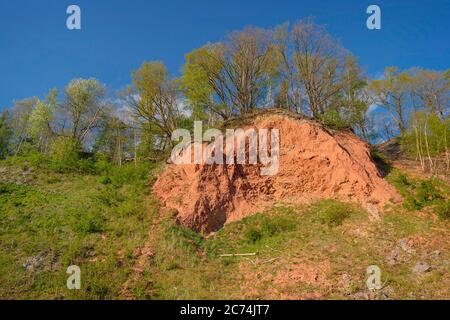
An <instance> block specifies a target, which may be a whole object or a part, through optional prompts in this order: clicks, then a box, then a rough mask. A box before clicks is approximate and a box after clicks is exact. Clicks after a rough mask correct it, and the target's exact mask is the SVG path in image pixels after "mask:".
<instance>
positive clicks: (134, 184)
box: [0, 158, 152, 299]
mask: <svg viewBox="0 0 450 320" xmlns="http://www.w3.org/2000/svg"><path fill="white" fill-rule="evenodd" d="M14 161H15V163H16V164H14V165H12V164H11V167H10V170H8V171H7V172H13V171H14V172H15V169H14V170H13V168H16V166H18V165H20V166H24V165H25V163H28V165H30V161H29V159H27V160H23V158H16V159H15V160H14ZM2 165H8V166H9V165H10V164H6V163H5V162H2ZM8 169H9V168H8ZM127 170H128V171H127V172H128V173H130V172H131V170H132V169H127ZM33 171H34V174H35V175H36V178H35V179H34V180H33V185H18V184H16V183H0V229H1V232H0V243H1V244H2V245H1V246H0V283H1V286H0V297H2V298H10V299H11V298H27V299H37V298H39V299H113V298H117V297H119V296H120V290H121V287H122V284H123V283H124V282H125V281H126V280H127V277H128V275H129V271H130V270H131V268H132V266H133V265H134V263H135V256H134V255H133V252H134V250H135V249H136V248H137V247H139V246H141V244H142V243H144V242H145V241H146V239H147V237H148V230H149V224H150V222H151V219H149V217H148V215H149V214H150V213H151V212H152V211H151V210H148V209H146V208H144V206H143V203H144V197H147V195H146V194H145V189H144V188H142V185H141V181H135V180H133V179H128V180H126V181H125V180H123V179H122V182H123V184H122V185H121V186H120V187H113V186H111V185H109V186H108V185H106V186H105V185H102V184H100V183H99V178H100V177H99V176H97V175H89V174H83V175H77V174H75V173H70V174H67V173H59V172H57V171H54V170H50V169H46V168H44V167H40V168H35V169H34V170H33ZM134 176H139V177H140V176H142V174H141V173H139V174H137V175H134ZM34 184H36V185H34ZM108 187H111V188H113V189H114V192H110V191H107V190H108V189H109V188H108ZM100 196H103V197H104V198H105V201H99V197H100ZM106 198H107V199H106ZM107 203H110V204H111V205H109V204H107ZM119 252H123V256H120V255H119V254H118V253H119ZM30 259H31V261H33V263H34V264H35V265H34V266H33V269H32V270H26V269H25V268H24V267H23V265H24V262H25V261H28V260H30ZM72 264H76V265H79V266H80V267H81V268H82V270H83V271H82V272H83V275H82V289H81V290H74V291H71V290H67V289H66V287H65V282H66V279H67V274H66V268H67V267H68V266H69V265H72Z"/></svg>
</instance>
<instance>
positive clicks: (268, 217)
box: [0, 162, 450, 299]
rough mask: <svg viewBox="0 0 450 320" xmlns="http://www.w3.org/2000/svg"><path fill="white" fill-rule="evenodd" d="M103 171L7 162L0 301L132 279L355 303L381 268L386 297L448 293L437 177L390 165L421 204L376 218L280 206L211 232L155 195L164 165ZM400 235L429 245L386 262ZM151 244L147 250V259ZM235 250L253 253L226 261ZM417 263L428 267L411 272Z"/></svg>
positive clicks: (350, 210) (92, 293) (319, 206)
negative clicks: (73, 279) (374, 269)
mask: <svg viewBox="0 0 450 320" xmlns="http://www.w3.org/2000/svg"><path fill="white" fill-rule="evenodd" d="M96 165H97V167H100V168H98V169H97V170H98V171H97V172H96V173H95V174H90V173H84V174H80V173H77V172H65V173H59V172H56V171H54V170H51V169H46V168H34V167H33V170H32V172H31V173H30V174H29V175H30V177H29V179H30V182H29V183H27V184H18V183H16V182H13V180H14V179H13V178H14V175H16V174H17V170H19V171H20V170H28V169H29V168H28V167H29V166H31V167H32V165H31V164H26V163H23V162H22V163H17V162H14V163H11V162H9V163H5V162H2V163H0V167H6V168H8V170H7V173H6V174H5V175H6V180H10V182H5V180H0V181H3V182H2V183H0V298H8V299H18V298H23V299H38V298H39V299H120V298H123V295H122V291H121V290H122V288H123V286H124V284H125V283H127V282H129V284H130V286H129V290H130V291H129V293H130V295H131V297H133V298H135V299H230V298H232V299H242V298H252V299H270V298H283V297H289V298H294V299H296V298H308V297H311V296H312V297H318V298H328V299H348V298H351V295H352V294H354V293H355V292H358V291H360V290H365V289H366V286H365V281H366V279H367V275H366V268H367V267H368V266H370V265H374V264H375V265H378V266H379V267H380V268H381V270H382V281H383V283H385V285H388V286H390V287H392V288H393V289H394V293H393V295H392V296H391V298H400V299H406V298H414V297H417V298H421V297H425V298H441V299H442V298H444V299H448V298H449V295H448V285H449V282H448V281H449V280H448V277H447V275H448V271H450V270H449V269H448V265H445V261H449V260H448V259H450V253H449V251H448V240H447V239H448V238H449V234H448V232H449V231H448V230H450V229H449V228H448V227H449V226H448V223H449V221H448V220H446V219H437V218H436V214H437V215H440V216H441V215H443V216H445V215H446V214H448V210H447V209H448V201H445V200H446V199H448V196H447V194H446V193H445V192H447V191H445V190H447V189H445V188H446V187H445V185H443V184H442V183H441V182H440V181H438V180H434V179H433V180H426V181H425V182H423V181H422V180H418V179H412V178H410V177H409V176H407V175H405V174H402V173H401V172H399V171H396V170H393V171H392V172H391V173H390V175H389V176H388V179H389V180H390V181H391V182H392V183H393V184H394V185H396V187H397V188H398V189H399V190H400V192H401V193H402V194H403V195H411V197H413V199H414V201H416V202H417V203H418V204H419V205H420V208H421V209H417V208H414V209H413V210H411V209H410V208H409V207H408V206H406V208H404V207H403V206H401V205H399V206H392V207H391V208H388V209H387V210H386V213H385V214H383V216H382V219H381V221H380V222H371V221H370V220H369V219H368V213H367V212H365V211H364V210H362V209H361V208H359V207H358V206H356V205H353V204H348V203H343V202H340V201H337V200H322V201H318V202H316V203H313V204H310V205H304V206H293V205H285V204H276V205H274V206H273V207H272V208H271V209H268V210H266V211H264V212H260V213H257V214H255V215H252V216H249V217H246V218H244V219H242V220H240V221H236V222H231V223H228V224H226V225H225V226H224V228H222V229H221V230H219V231H218V232H216V233H214V234H211V235H208V236H204V235H201V234H198V233H195V232H194V231H192V230H190V229H187V228H184V227H182V226H180V225H178V224H177V223H176V222H175V219H174V218H173V214H172V213H171V212H167V211H164V210H161V209H160V208H159V205H158V202H157V201H155V200H154V199H153V198H152V195H151V184H152V182H153V181H154V179H155V176H156V175H155V171H156V170H157V169H158V167H156V168H154V167H148V166H147V167H145V166H142V167H138V168H134V167H133V166H132V165H127V166H124V167H122V168H117V167H112V166H108V165H104V166H103V167H101V166H102V164H101V163H97V164H96ZM8 175H10V176H11V177H8ZM399 239H422V240H421V241H422V242H421V244H420V245H417V246H416V247H415V248H414V252H413V253H411V254H410V255H409V256H408V259H407V260H406V261H405V262H403V263H401V264H398V265H390V264H389V263H388V260H387V256H388V255H389V252H391V251H392V250H393V249H394V248H395V246H396V243H397V242H398V241H399ZM146 246H148V247H149V248H150V251H151V254H150V255H148V256H142V255H141V253H140V249H142V248H144V247H146ZM433 250H440V251H441V257H440V258H439V259H438V260H436V261H435V260H430V259H431V258H428V257H429V254H430V252H431V251H433ZM239 253H254V254H255V255H253V256H232V257H223V256H222V255H223V254H239ZM142 257H144V258H145V259H142ZM418 261H427V262H428V263H430V264H432V265H433V269H432V271H430V272H429V273H427V274H425V275H421V276H418V275H416V274H413V273H412V272H411V268H412V267H413V266H414V264H415V263H417V262H418ZM138 262H139V263H142V265H141V267H142V273H140V274H139V275H136V272H135V271H134V268H135V266H136V264H137V263H138ZM33 263H34V268H33V269H29V270H27V269H26V268H25V267H24V265H27V264H28V265H30V264H33ZM72 264H75V265H78V266H79V267H80V268H81V282H82V287H81V290H68V289H67V288H66V280H67V277H68V275H67V274H66V269H67V267H68V266H70V265H72ZM316 272H317V274H315V273H316ZM344 274H346V275H347V276H348V277H349V278H350V279H351V280H350V282H349V284H348V286H344V285H342V284H341V282H340V281H341V278H342V276H343V275H344ZM280 279H281V280H280ZM316 279H317V280H316Z"/></svg>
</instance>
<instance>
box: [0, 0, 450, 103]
mask: <svg viewBox="0 0 450 320" xmlns="http://www.w3.org/2000/svg"><path fill="white" fill-rule="evenodd" d="M70 4H77V5H79V6H80V7H81V10H82V30H80V31H69V30H67V29H66V18H67V14H66V8H67V7H68V5H70ZM370 4H377V5H379V6H380V7H381V10H382V30H380V31H370V30H368V29H367V28H366V19H367V16H368V15H367V14H366V8H367V6H368V5H370ZM308 16H311V17H313V18H314V20H315V22H316V23H319V24H324V25H326V26H327V28H328V30H329V32H330V33H332V34H333V35H334V36H335V37H336V38H338V39H340V40H341V42H342V43H343V45H344V46H345V47H346V48H347V49H349V50H350V51H351V52H353V54H355V55H356V56H357V57H358V58H359V61H360V63H361V64H362V65H363V66H364V67H365V68H366V70H367V72H368V74H369V75H371V76H374V77H376V76H379V75H380V74H381V72H382V71H383V69H384V67H385V66H388V65H397V66H399V67H401V68H409V67H412V66H422V67H425V68H430V69H447V68H449V67H450V65H449V62H450V43H449V34H450V1H449V0H435V1H411V0H398V1H395V0H390V1H375V0H373V1H372V0H371V1H365V0H353V1H345V0H339V1H336V0H335V1H326V0H309V1H303V0H289V1H288V0H270V1H269V0H221V1H218V0H189V1H186V0H184V1H181V0H180V1H176V0H162V1H161V0H129V1H125V0H71V1H66V0H57V1H55V0H40V1H31V0H14V1H6V0H2V1H1V3H0V109H1V108H3V107H7V106H11V105H12V102H13V100H15V99H22V98H25V97H29V96H34V95H36V96H40V97H42V96H44V95H45V93H46V92H47V91H48V90H49V89H50V88H52V87H57V88H62V87H64V85H65V84H66V83H67V82H68V81H69V80H70V79H72V78H75V77H95V78H98V79H99V80H100V81H102V82H103V83H105V84H106V85H107V86H108V88H109V90H110V93H111V94H112V93H114V91H115V90H117V89H121V88H123V87H124V86H125V85H126V84H127V83H128V82H129V78H130V71H131V70H134V69H136V68H138V67H139V65H140V64H141V63H142V62H143V61H146V60H147V61H150V60H163V61H164V62H165V63H166V64H167V66H168V67H169V69H170V71H171V72H172V73H173V75H175V76H176V75H178V74H179V70H180V67H181V66H182V64H183V62H184V54H185V53H187V52H189V51H191V50H192V49H193V48H196V47H199V46H201V45H203V44H205V43H206V42H208V41H210V42H214V41H218V40H220V39H221V38H223V37H224V36H225V34H226V33H227V32H228V31H232V30H236V29H241V28H243V27H245V26H247V25H253V26H259V27H273V26H275V25H278V24H281V23H283V22H284V21H292V22H293V21H295V20H297V19H302V18H305V17H308Z"/></svg>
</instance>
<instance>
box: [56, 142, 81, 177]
mask: <svg viewBox="0 0 450 320" xmlns="http://www.w3.org/2000/svg"><path fill="white" fill-rule="evenodd" d="M79 152H80V146H79V144H78V142H77V141H76V140H75V139H72V138H69V137H58V138H57V139H56V140H55V141H54V142H53V143H52V145H51V146H50V155H49V159H50V165H51V167H52V168H53V169H55V170H59V171H61V172H62V171H67V170H70V169H73V168H75V167H76V166H77V165H78V161H79V160H80V157H79Z"/></svg>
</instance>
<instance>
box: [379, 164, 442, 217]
mask: <svg viewBox="0 0 450 320" xmlns="http://www.w3.org/2000/svg"><path fill="white" fill-rule="evenodd" d="M387 178H388V181H389V182H391V183H392V184H393V185H394V186H395V187H396V188H397V190H398V191H399V192H400V194H401V195H402V196H403V197H404V202H403V207H404V208H405V209H406V210H408V211H418V210H422V209H424V208H432V209H433V211H434V212H435V213H436V214H437V215H438V216H439V217H440V218H442V219H448V218H449V217H450V214H449V210H448V209H449V208H450V201H449V198H450V186H449V184H448V183H447V182H445V181H444V180H442V179H439V178H436V177H431V178H427V179H418V178H416V179H414V178H411V177H409V176H408V175H407V174H406V173H404V172H401V171H400V170H398V169H396V170H394V171H393V172H392V173H391V174H390V175H389V176H388V177H387Z"/></svg>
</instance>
